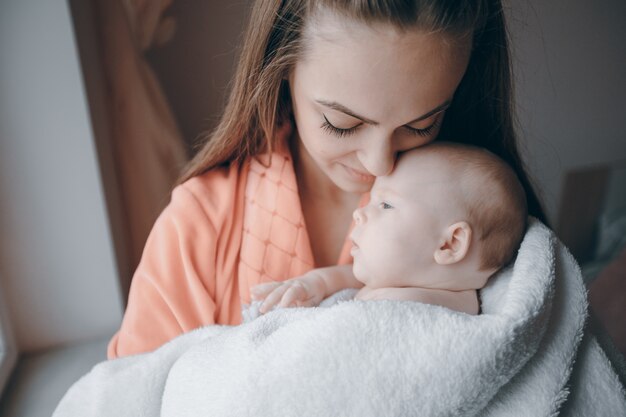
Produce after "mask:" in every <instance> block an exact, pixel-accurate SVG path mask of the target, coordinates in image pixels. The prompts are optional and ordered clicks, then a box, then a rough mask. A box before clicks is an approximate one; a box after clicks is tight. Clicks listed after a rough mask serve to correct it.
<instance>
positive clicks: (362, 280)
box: [352, 259, 367, 285]
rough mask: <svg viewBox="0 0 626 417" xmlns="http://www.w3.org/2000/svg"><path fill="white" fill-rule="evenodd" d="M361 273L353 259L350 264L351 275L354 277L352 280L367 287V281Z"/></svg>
mask: <svg viewBox="0 0 626 417" xmlns="http://www.w3.org/2000/svg"><path fill="white" fill-rule="evenodd" d="M362 271H363V269H361V267H360V265H359V263H358V261H357V260H356V259H355V260H354V263H353V264H352V274H353V275H354V278H356V280H357V281H359V282H360V283H361V284H363V285H367V279H366V278H365V276H364V275H363V274H362Z"/></svg>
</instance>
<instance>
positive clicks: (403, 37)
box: [289, 14, 471, 193]
mask: <svg viewBox="0 0 626 417" xmlns="http://www.w3.org/2000/svg"><path fill="white" fill-rule="evenodd" d="M469 38H470V37H469V36H468V37H464V38H461V39H458V38H452V37H449V36H446V35H443V34H441V33H430V34H429V33H425V32H420V31H408V32H404V33H402V32H400V31H398V30H396V29H394V28H393V27H391V26H386V25H382V24H380V25H374V26H366V25H364V24H362V23H357V22H352V21H349V20H347V19H339V18H337V17H334V16H332V15H330V14H326V15H324V16H322V17H319V18H318V19H316V21H315V22H314V23H312V24H311V25H310V26H309V27H308V28H307V30H306V31H305V45H306V50H305V51H304V56H303V58H302V59H301V60H300V61H299V62H298V63H297V64H296V65H295V68H294V70H293V71H292V73H291V74H290V79H289V84H290V89H291V95H292V104H293V113H294V117H295V121H296V126H297V133H298V135H299V140H300V142H299V143H298V145H299V149H298V154H299V158H300V161H301V165H302V169H305V170H307V174H309V175H315V176H317V177H318V178H319V179H321V180H325V179H330V181H332V183H333V184H334V185H336V186H337V187H338V188H339V189H341V190H343V191H347V192H352V193H363V192H366V191H369V189H370V188H371V186H372V184H373V181H374V178H375V177H377V176H382V175H386V174H389V173H390V172H391V170H392V169H393V166H394V163H395V160H396V156H397V154H398V152H402V151H405V150H408V149H411V148H415V147H418V146H422V145H424V144H426V143H429V142H431V141H432V140H434V138H435V137H436V136H437V134H438V133H439V129H440V127H441V122H442V120H443V117H444V113H445V109H446V108H447V107H448V106H449V105H450V103H451V101H452V97H453V95H454V91H455V90H456V88H457V86H458V85H459V83H460V81H461V78H462V77H463V74H464V73H465V69H466V67H467V63H468V60H469V55H470V49H471V44H470V40H469Z"/></svg>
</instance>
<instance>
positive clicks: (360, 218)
mask: <svg viewBox="0 0 626 417" xmlns="http://www.w3.org/2000/svg"><path fill="white" fill-rule="evenodd" d="M352 217H353V218H354V221H355V222H356V224H363V222H365V212H364V211H363V208H358V209H356V210H354V213H352Z"/></svg>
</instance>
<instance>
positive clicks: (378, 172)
mask: <svg viewBox="0 0 626 417" xmlns="http://www.w3.org/2000/svg"><path fill="white" fill-rule="evenodd" d="M374 141H375V142H378V143H374V144H372V145H371V146H370V147H369V149H366V151H365V153H364V155H363V160H362V161H361V163H362V164H363V166H364V167H365V169H367V170H368V171H369V173H370V174H372V175H375V176H377V177H382V176H385V175H389V174H390V173H391V171H392V170H393V165H394V163H395V161H396V151H395V150H394V149H393V147H392V146H391V138H390V137H389V138H384V139H382V140H381V138H374Z"/></svg>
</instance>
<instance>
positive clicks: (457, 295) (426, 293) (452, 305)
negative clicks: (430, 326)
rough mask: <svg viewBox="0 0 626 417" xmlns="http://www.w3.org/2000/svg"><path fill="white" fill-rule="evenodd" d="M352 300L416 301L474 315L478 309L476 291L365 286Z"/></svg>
mask: <svg viewBox="0 0 626 417" xmlns="http://www.w3.org/2000/svg"><path fill="white" fill-rule="evenodd" d="M354 298H355V299H357V300H397V301H417V302H420V303H424V304H433V305H439V306H442V307H446V308H449V309H451V310H456V311H460V312H463V313H467V314H474V315H475V314H478V311H479V308H480V306H479V302H478V292H477V291H476V290H464V291H450V290H441V289H437V290H435V289H428V288H415V287H404V288H392V287H390V288H370V287H367V286H365V287H363V288H361V289H360V290H359V292H358V293H357V294H356V296H355V297H354Z"/></svg>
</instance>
